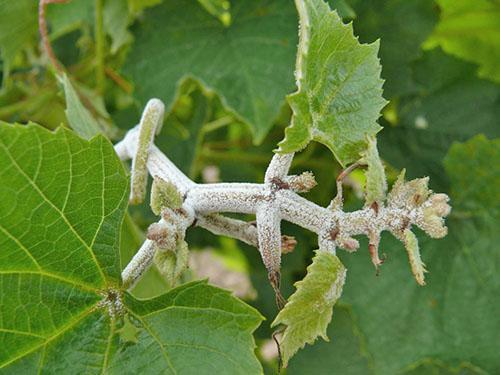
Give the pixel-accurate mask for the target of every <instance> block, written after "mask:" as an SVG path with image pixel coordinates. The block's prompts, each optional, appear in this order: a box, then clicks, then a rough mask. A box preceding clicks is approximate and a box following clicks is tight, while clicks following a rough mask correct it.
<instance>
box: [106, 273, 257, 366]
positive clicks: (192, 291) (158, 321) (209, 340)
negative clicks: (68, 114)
mask: <svg viewBox="0 0 500 375" xmlns="http://www.w3.org/2000/svg"><path fill="white" fill-rule="evenodd" d="M125 304H126V305H127V306H128V307H129V309H130V314H131V317H132V319H133V321H135V325H136V326H137V328H138V329H139V333H138V337H137V343H134V344H131V343H129V344H128V345H123V346H122V347H121V349H120V350H119V352H118V353H117V355H116V357H115V358H114V359H113V361H112V363H111V366H110V371H111V373H118V374H123V373H124V372H132V373H142V372H144V371H146V370H147V372H155V373H168V374H170V373H173V374H175V373H179V374H191V373H197V374H200V375H201V374H259V373H262V368H261V366H260V363H259V362H258V360H257V358H255V356H254V353H253V348H254V347H255V343H254V340H253V338H252V336H251V333H252V332H253V331H254V330H255V329H256V328H257V326H258V325H259V324H260V322H261V320H262V319H263V318H262V316H261V315H260V314H259V313H258V312H257V310H254V309H253V308H250V307H249V306H247V305H246V304H244V303H243V302H241V301H239V300H238V299H236V298H234V297H232V296H231V295H230V293H229V292H227V291H224V290H221V289H218V288H215V287H212V286H209V285H206V282H205V281H202V282H193V283H190V284H185V285H183V286H181V287H178V288H176V289H174V290H172V291H171V292H169V293H167V294H165V295H163V296H160V297H157V298H154V299H151V300H135V299H133V298H131V297H129V296H127V299H126V301H125Z"/></svg>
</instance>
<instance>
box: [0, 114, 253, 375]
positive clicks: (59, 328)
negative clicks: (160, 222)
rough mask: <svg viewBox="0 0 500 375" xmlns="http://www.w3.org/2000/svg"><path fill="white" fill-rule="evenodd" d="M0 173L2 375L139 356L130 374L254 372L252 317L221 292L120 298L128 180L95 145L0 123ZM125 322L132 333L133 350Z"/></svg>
mask: <svg viewBox="0 0 500 375" xmlns="http://www.w3.org/2000/svg"><path fill="white" fill-rule="evenodd" d="M0 165H2V169H1V170H0V181H1V184H0V195H1V196H2V200H1V201H0V247H1V248H2V252H1V255H0V296H1V303H0V317H1V319H0V340H1V342H2V345H1V346H0V369H1V371H2V372H6V373H12V374H16V373H35V372H51V373H61V372H68V371H70V372H71V373H86V374H87V373H88V374H93V373H103V372H111V373H113V372H114V371H115V370H117V368H120V373H123V367H120V366H123V365H124V364H125V363H129V361H130V358H127V355H128V354H129V353H130V352H132V351H136V350H140V349H141V348H142V349H144V348H147V351H146V352H145V353H141V356H140V357H139V358H134V361H133V363H134V365H135V366H139V365H140V364H141V363H142V366H144V367H146V366H147V367H148V368H150V367H149V366H151V365H152V364H154V366H155V368H156V369H157V371H158V372H160V373H167V372H169V371H170V372H174V373H191V372H192V371H193V369H194V368H200V367H203V368H206V369H209V368H216V369H221V371H220V372H219V373H228V374H229V373H231V374H233V373H236V372H239V373H259V372H261V369H260V365H259V363H258V361H257V359H256V358H255V356H254V354H253V349H254V346H255V345H254V342H253V338H252V336H251V333H252V332H253V330H254V329H255V328H256V327H257V326H258V324H259V323H260V321H261V320H262V317H261V316H260V314H259V313H258V312H256V311H255V310H254V309H252V308H250V307H249V306H247V305H245V304H244V303H243V302H241V301H239V300H237V299H236V298H234V297H232V296H231V295H230V294H229V293H228V292H226V291H222V290H220V289H217V288H215V287H211V286H208V285H207V284H206V282H197V283H191V284H186V285H185V286H183V287H181V288H178V289H175V290H172V291H171V292H169V293H168V294H166V295H163V296H161V297H158V298H157V299H153V300H141V301H138V300H136V299H135V298H134V297H132V296H131V295H130V294H128V293H126V292H124V291H122V290H121V289H120V284H121V280H120V266H119V242H120V238H119V235H120V229H121V226H122V221H123V216H124V213H125V209H126V205H127V200H128V181H127V176H126V174H125V171H124V169H123V167H122V163H121V161H120V160H119V159H118V157H117V156H116V154H115V152H114V150H113V147H112V145H111V144H110V143H109V141H107V140H106V139H105V138H104V137H103V136H100V135H98V136H96V137H94V138H92V139H91V140H90V141H86V140H83V139H81V138H79V137H77V136H76V135H75V134H74V133H73V132H71V131H69V130H67V129H65V128H59V130H58V131H56V132H54V133H53V132H50V131H48V130H46V129H43V128H41V127H39V126H36V125H33V124H31V125H28V126H21V125H8V124H5V123H2V124H0ZM124 319H125V320H127V319H134V321H138V322H139V324H140V327H139V341H138V342H137V343H136V344H135V346H134V345H131V342H130V340H128V339H127V338H126V336H125V335H124V334H123V335H122V333H123V329H124V326H123V323H122V322H123V320H124ZM200 332H204V334H203V335H200V334H199V333H200ZM151 335H152V336H151ZM172 335H176V336H172ZM165 337H167V340H168V341H160V344H158V341H156V340H164V339H165ZM151 345H153V346H151ZM231 350H232V351H231ZM221 353H222V354H221ZM167 357H168V360H167ZM141 361H142V362H141ZM169 361H170V362H169ZM110 364H111V367H109V365H110ZM130 367H131V365H128V366H127V367H125V368H126V369H128V368H130Z"/></svg>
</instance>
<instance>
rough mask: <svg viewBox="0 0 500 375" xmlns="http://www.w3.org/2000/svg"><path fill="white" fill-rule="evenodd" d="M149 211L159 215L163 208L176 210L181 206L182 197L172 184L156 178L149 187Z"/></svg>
mask: <svg viewBox="0 0 500 375" xmlns="http://www.w3.org/2000/svg"><path fill="white" fill-rule="evenodd" d="M150 206H151V210H152V211H153V212H154V213H155V215H160V214H161V210H162V209H163V208H165V207H168V208H171V209H176V208H180V207H181V206H182V195H181V193H180V192H179V190H177V188H176V187H175V185H174V184H172V183H171V182H170V181H165V180H164V179H162V178H161V177H158V176H156V177H155V178H154V180H153V186H152V187H151V202H150Z"/></svg>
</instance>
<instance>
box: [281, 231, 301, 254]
mask: <svg viewBox="0 0 500 375" xmlns="http://www.w3.org/2000/svg"><path fill="white" fill-rule="evenodd" d="M296 245H297V240H296V239H295V237H293V236H285V235H284V236H281V254H288V253H291V252H292V251H293V250H294V249H295V246H296Z"/></svg>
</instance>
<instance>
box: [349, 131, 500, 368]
mask: <svg viewBox="0 0 500 375" xmlns="http://www.w3.org/2000/svg"><path fill="white" fill-rule="evenodd" d="M496 145H498V140H495V141H487V142H486V141H485V140H484V139H483V140H482V139H481V138H479V139H474V140H472V141H469V142H467V143H465V144H463V145H455V146H453V148H452V150H451V152H450V154H449V156H448V158H447V162H446V168H447V171H448V173H449V175H450V178H451V180H452V181H453V182H454V183H459V185H458V186H452V192H455V191H460V186H462V181H467V184H468V189H469V190H470V191H474V190H475V189H478V190H479V191H481V189H484V187H483V186H484V185H483V184H485V183H488V182H489V183H491V182H492V181H497V180H498V176H499V165H500V160H499V157H498V152H496V153H495V154H493V155H494V159H492V158H491V157H490V158H488V157H487V155H490V156H493V155H492V154H491V150H492V149H493V148H495V147H496V148H498V146H496ZM483 148H484V151H483ZM464 157H465V158H466V159H467V160H469V161H468V162H467V163H470V165H471V166H472V165H473V166H474V168H472V169H469V168H463V169H460V168H457V167H454V165H455V164H456V163H459V164H460V163H463V162H464V159H463V158H464ZM484 162H486V163H487V164H486V165H485V164H484ZM475 170H478V171H480V173H481V174H480V176H476V174H475ZM459 194H462V193H459ZM467 197H468V203H467V205H465V202H461V200H460V196H456V195H453V194H452V196H451V202H452V205H453V204H454V202H456V203H455V204H454V207H453V210H454V211H452V216H451V218H450V219H449V220H448V224H449V234H448V236H447V237H446V238H444V239H443V240H440V241H436V240H431V239H428V238H426V237H421V238H419V242H420V245H421V246H420V247H421V250H422V257H423V259H424V261H425V263H426V264H427V265H428V270H429V274H428V277H427V286H425V287H423V288H422V287H419V286H417V285H415V283H414V282H413V280H412V279H411V278H410V277H408V273H407V270H406V268H407V265H406V259H405V258H406V257H405V254H404V251H403V248H402V246H401V245H400V244H397V243H396V241H395V240H393V239H392V238H390V237H389V236H387V237H384V239H383V241H382V243H381V249H382V250H383V251H387V253H388V258H387V260H386V262H385V263H384V266H383V268H382V274H381V275H380V276H379V277H375V275H374V272H373V270H371V268H370V267H371V265H370V262H369V259H368V258H367V257H366V256H363V254H358V255H352V254H349V255H346V256H343V257H342V258H343V261H344V263H345V264H347V267H348V269H349V283H347V284H346V286H345V288H344V289H345V291H344V297H345V301H347V302H349V303H351V304H352V309H353V313H354V316H355V319H356V321H357V322H358V327H359V330H360V332H361V334H362V335H363V337H365V340H366V349H367V351H368V352H369V353H370V355H371V357H372V358H373V368H374V371H375V373H376V374H384V375H386V374H396V373H400V372H402V371H403V370H405V369H409V368H413V367H414V364H416V363H419V362H422V361H423V360H436V361H440V362H441V363H444V364H446V365H447V366H458V365H460V364H461V363H463V362H467V363H470V364H471V366H475V367H476V368H477V369H478V370H482V371H484V372H489V373H496V372H498V369H500V358H499V357H498V350H497V345H496V343H497V341H498V332H499V331H500V320H499V319H498V311H499V308H500V306H499V303H498V298H497V296H498V295H499V294H500V278H499V277H498V268H499V267H500V252H498V251H495V244H497V243H498V242H499V241H500V232H499V231H498V228H499V226H500V220H499V216H498V211H496V210H491V207H490V205H491V203H492V201H491V198H489V197H487V196H483V195H480V194H471V195H468V196H467ZM495 202H496V205H497V206H498V195H497V198H496V200H495ZM470 205H472V206H473V207H480V208H481V209H480V210H477V211H476V213H477V215H476V216H474V217H471V216H464V215H460V212H463V211H464V209H467V207H470ZM370 274H371V275H372V276H370Z"/></svg>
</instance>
